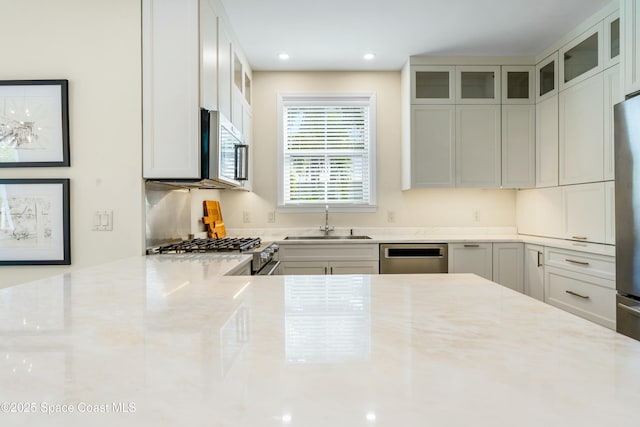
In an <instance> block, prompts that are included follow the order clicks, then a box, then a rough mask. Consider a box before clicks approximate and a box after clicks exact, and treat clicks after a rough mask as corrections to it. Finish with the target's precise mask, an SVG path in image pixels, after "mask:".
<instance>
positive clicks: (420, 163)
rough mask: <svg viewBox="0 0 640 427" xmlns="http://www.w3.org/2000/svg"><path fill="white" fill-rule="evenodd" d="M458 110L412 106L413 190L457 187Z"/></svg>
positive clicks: (445, 106)
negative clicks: (456, 135) (456, 136)
mask: <svg viewBox="0 0 640 427" xmlns="http://www.w3.org/2000/svg"><path fill="white" fill-rule="evenodd" d="M455 119H456V113H455V106H454V105H412V106H411V123H412V126H411V186H412V188H418V187H454V186H455V179H454V172H453V171H454V169H455V154H454V153H455V150H454V148H455Z"/></svg>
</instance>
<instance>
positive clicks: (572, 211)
mask: <svg viewBox="0 0 640 427" xmlns="http://www.w3.org/2000/svg"><path fill="white" fill-rule="evenodd" d="M605 205H606V203H605V183H604V182H595V183H592V184H581V185H567V186H564V187H562V213H563V218H562V228H563V237H564V238H565V239H572V240H580V241H588V242H595V243H605V241H606V226H605V216H606V209H605Z"/></svg>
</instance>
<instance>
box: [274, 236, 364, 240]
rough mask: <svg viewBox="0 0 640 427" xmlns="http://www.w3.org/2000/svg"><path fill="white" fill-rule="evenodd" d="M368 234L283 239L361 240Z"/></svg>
mask: <svg viewBox="0 0 640 427" xmlns="http://www.w3.org/2000/svg"><path fill="white" fill-rule="evenodd" d="M361 239H371V237H369V236H287V237H285V238H284V240H361Z"/></svg>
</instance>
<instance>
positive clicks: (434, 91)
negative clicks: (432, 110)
mask: <svg viewBox="0 0 640 427" xmlns="http://www.w3.org/2000/svg"><path fill="white" fill-rule="evenodd" d="M454 70H455V67H449V66H423V65H417V66H412V67H411V103H412V104H451V103H453V102H454V98H455V97H454V91H455V84H454V82H455V73H454Z"/></svg>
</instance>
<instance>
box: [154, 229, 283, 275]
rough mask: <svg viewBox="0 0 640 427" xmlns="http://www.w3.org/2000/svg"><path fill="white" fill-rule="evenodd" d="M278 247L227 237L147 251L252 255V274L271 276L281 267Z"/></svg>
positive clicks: (186, 241) (168, 245) (248, 238)
mask: <svg viewBox="0 0 640 427" xmlns="http://www.w3.org/2000/svg"><path fill="white" fill-rule="evenodd" d="M278 250H279V248H278V245H276V244H275V243H263V242H262V241H261V239H260V238H259V237H225V238H222V239H189V240H182V241H179V242H175V243H169V244H166V245H160V246H156V247H153V248H149V249H147V255H164V254H184V253H213V252H225V253H230V252H239V253H245V254H251V255H252V256H253V259H252V260H251V274H255V275H271V274H273V273H274V272H275V270H276V269H277V267H278V265H279V261H278V259H277V258H278V257H277V254H278Z"/></svg>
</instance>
